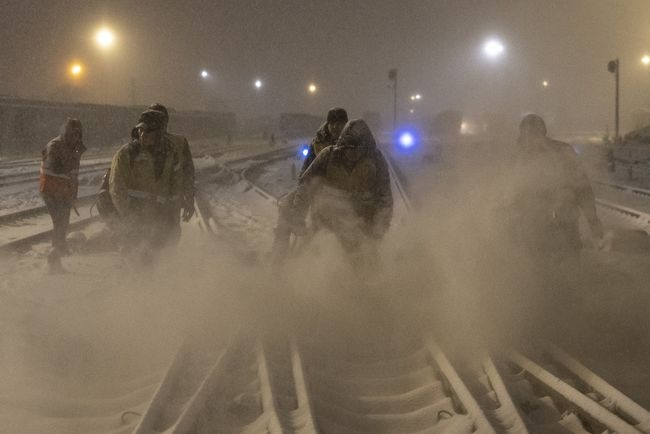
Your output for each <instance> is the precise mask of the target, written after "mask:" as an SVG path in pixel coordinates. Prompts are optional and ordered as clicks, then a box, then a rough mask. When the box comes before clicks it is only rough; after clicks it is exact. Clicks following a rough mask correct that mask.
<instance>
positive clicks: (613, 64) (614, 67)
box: [607, 59, 650, 143]
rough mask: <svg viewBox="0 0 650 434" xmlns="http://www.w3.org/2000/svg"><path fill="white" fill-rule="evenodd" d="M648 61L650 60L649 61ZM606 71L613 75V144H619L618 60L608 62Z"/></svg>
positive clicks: (619, 69)
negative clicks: (614, 93) (614, 94)
mask: <svg viewBox="0 0 650 434" xmlns="http://www.w3.org/2000/svg"><path fill="white" fill-rule="evenodd" d="M649 60H650V59H649ZM607 70H608V71H609V72H611V73H612V74H614V77H615V83H616V84H615V89H616V91H615V92H616V96H615V97H614V113H615V114H614V125H615V128H614V143H619V140H620V139H619V109H620V85H619V84H620V74H621V65H620V62H619V60H618V59H614V60H610V61H609V63H608V64H607Z"/></svg>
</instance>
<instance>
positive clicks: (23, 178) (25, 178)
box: [0, 162, 111, 187]
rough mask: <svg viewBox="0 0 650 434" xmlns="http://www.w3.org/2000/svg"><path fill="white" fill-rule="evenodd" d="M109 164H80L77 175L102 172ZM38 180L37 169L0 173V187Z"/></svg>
mask: <svg viewBox="0 0 650 434" xmlns="http://www.w3.org/2000/svg"><path fill="white" fill-rule="evenodd" d="M110 166H111V164H110V162H99V163H91V164H85V165H82V166H81V168H80V169H79V175H80V176H82V175H89V174H93V173H98V174H100V173H103V172H105V171H106V169H108V168H109V167H110ZM38 181H39V171H38V170H36V171H30V172H26V173H24V172H23V173H12V174H8V175H0V187H8V186H11V185H18V184H37V183H38Z"/></svg>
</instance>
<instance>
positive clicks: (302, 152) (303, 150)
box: [298, 145, 309, 159]
mask: <svg viewBox="0 0 650 434" xmlns="http://www.w3.org/2000/svg"><path fill="white" fill-rule="evenodd" d="M307 155H309V145H300V147H299V148H298V158H302V159H304V158H307Z"/></svg>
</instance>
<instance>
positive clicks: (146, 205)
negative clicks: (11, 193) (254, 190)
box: [40, 103, 195, 273]
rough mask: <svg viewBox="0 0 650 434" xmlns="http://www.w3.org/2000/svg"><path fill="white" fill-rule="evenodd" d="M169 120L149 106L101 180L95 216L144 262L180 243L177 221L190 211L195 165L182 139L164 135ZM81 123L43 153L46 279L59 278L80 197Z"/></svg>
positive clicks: (73, 123) (71, 122)
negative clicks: (48, 246)
mask: <svg viewBox="0 0 650 434" xmlns="http://www.w3.org/2000/svg"><path fill="white" fill-rule="evenodd" d="M168 121H169V114H168V111H167V108H166V107H165V106H163V105H162V104H159V103H156V104H152V105H151V106H150V107H149V108H148V109H147V110H145V111H144V112H142V114H140V116H139V118H138V121H137V123H136V125H135V127H134V128H133V130H132V131H131V141H130V142H129V143H127V144H125V145H123V146H122V147H121V148H120V149H119V150H118V151H117V152H116V153H115V155H114V156H113V159H112V162H111V167H110V169H109V171H108V172H107V174H106V176H105V188H106V191H105V192H104V193H105V195H102V194H100V195H99V202H98V208H99V209H100V214H102V217H104V218H105V219H106V220H107V223H108V224H109V225H110V227H111V230H112V231H113V233H114V240H115V241H116V243H117V244H118V246H119V248H120V249H122V250H123V251H124V252H125V253H128V252H129V251H135V252H138V253H139V254H140V255H141V258H142V259H143V261H145V262H150V260H151V258H152V254H153V253H155V251H156V250H157V249H158V248H160V247H162V246H163V245H166V244H169V243H173V242H176V241H178V239H179V237H180V220H181V218H182V219H183V220H184V221H188V220H189V219H190V218H191V217H192V216H193V215H194V212H195V208H194V193H195V186H194V176H195V174H194V162H193V161H192V153H191V151H190V147H189V144H188V141H187V139H186V138H185V137H183V136H180V135H177V134H172V133H170V132H168V131H167V124H168ZM85 149H86V148H85V147H84V145H83V141H82V127H81V122H80V121H79V120H78V119H68V120H67V121H66V123H65V124H64V126H63V128H62V131H61V133H60V134H59V136H58V137H56V138H55V139H53V140H52V141H50V143H48V144H47V146H46V147H45V149H44V150H43V162H42V164H41V174H40V192H41V195H42V197H43V200H44V201H45V203H46V205H47V208H48V212H49V213H50V216H51V217H52V222H53V226H54V228H53V236H52V251H51V253H50V254H49V255H48V264H49V267H50V271H51V272H54V273H56V272H62V271H64V269H63V267H62V265H61V257H62V256H65V255H67V254H68V253H69V251H68V249H67V246H66V232H67V228H68V224H69V220H70V209H71V208H73V207H74V202H75V200H76V198H77V191H78V184H79V182H78V173H79V166H80V160H81V155H82V154H83V152H84V151H85Z"/></svg>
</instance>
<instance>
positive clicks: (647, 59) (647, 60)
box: [641, 54, 650, 66]
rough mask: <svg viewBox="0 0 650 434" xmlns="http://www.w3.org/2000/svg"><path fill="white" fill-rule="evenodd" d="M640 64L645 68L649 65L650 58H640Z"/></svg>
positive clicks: (646, 56) (645, 56)
mask: <svg viewBox="0 0 650 434" xmlns="http://www.w3.org/2000/svg"><path fill="white" fill-rule="evenodd" d="M641 63H643V64H644V65H646V66H647V65H650V56H648V55H647V54H646V55H644V56H643V57H642V58H641Z"/></svg>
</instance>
